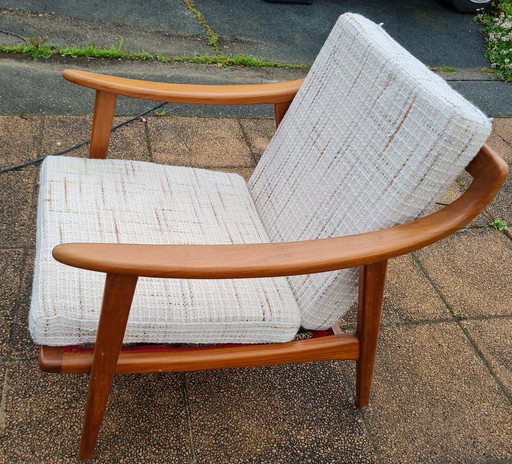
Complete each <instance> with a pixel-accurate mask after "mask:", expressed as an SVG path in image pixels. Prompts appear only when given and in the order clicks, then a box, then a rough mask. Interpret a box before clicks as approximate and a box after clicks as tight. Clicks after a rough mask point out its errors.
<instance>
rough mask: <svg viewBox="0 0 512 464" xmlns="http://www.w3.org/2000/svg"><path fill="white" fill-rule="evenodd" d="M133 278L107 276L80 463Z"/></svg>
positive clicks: (92, 438)
mask: <svg viewBox="0 0 512 464" xmlns="http://www.w3.org/2000/svg"><path fill="white" fill-rule="evenodd" d="M136 285H137V276H131V275H119V274H107V278H106V281H105V292H104V294H103V303H102V307H101V315H100V322H99V326H98V335H97V337H96V344H95V347H94V358H93V362H92V367H91V374H90V379H89V393H88V395H87V405H86V408H85V417H84V424H83V428H82V439H81V442H80V459H81V460H82V461H83V460H87V459H91V457H92V455H93V453H94V446H95V444H96V439H97V438H98V433H99V430H100V426H101V422H102V420H103V415H104V413H105V408H106V406H107V400H108V394H109V392H110V387H111V385H112V380H113V377H114V372H115V369H116V365H117V359H118V357H119V351H120V350H121V345H122V343H123V337H124V332H125V329H126V323H127V322H128V315H129V313H130V306H131V304H132V299H133V294H134V292H135V286H136Z"/></svg>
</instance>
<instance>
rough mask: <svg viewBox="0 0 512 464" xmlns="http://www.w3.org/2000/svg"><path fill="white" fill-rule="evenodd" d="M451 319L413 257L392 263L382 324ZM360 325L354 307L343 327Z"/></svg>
mask: <svg viewBox="0 0 512 464" xmlns="http://www.w3.org/2000/svg"><path fill="white" fill-rule="evenodd" d="M449 317H451V315H450V312H449V311H448V309H447V308H446V305H445V304H444V303H443V301H442V300H441V298H439V296H438V294H437V293H436V292H435V290H434V288H433V287H432V285H431V284H430V282H429V281H428V280H427V279H426V277H425V275H424V274H423V273H422V272H421V270H420V269H419V268H418V266H417V265H416V264H415V263H414V261H413V258H412V255H411V254H407V255H403V256H398V257H396V258H393V259H390V260H389V261H388V270H387V278H386V286H385V289H384V302H383V305H382V316H381V323H383V324H396V323H403V322H411V321H423V320H429V319H430V320H435V319H446V318H449ZM356 323H357V306H356V304H354V305H353V306H352V308H351V309H350V311H349V312H348V313H347V314H345V316H343V319H342V321H341V324H342V325H347V324H348V325H350V326H355V324H356Z"/></svg>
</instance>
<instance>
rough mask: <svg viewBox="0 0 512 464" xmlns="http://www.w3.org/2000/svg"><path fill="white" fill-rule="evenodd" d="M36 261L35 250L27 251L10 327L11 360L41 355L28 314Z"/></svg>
mask: <svg viewBox="0 0 512 464" xmlns="http://www.w3.org/2000/svg"><path fill="white" fill-rule="evenodd" d="M34 259H35V250H26V256H25V264H24V268H23V271H22V278H21V286H20V294H19V297H18V300H17V306H16V308H15V311H14V317H13V319H12V322H11V327H10V339H9V349H10V350H9V357H10V358H11V359H28V358H32V359H34V358H36V357H37V355H38V353H39V347H38V345H36V344H35V343H34V342H33V341H32V339H31V338H30V334H29V330H28V312H29V309H30V297H31V295H32V278H33V275H34Z"/></svg>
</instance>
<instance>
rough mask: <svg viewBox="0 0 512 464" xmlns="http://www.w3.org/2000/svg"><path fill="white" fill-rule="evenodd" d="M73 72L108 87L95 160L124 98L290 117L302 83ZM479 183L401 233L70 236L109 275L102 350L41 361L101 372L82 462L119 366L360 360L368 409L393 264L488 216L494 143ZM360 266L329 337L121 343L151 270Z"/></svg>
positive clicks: (264, 272) (88, 261)
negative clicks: (171, 240) (187, 346)
mask: <svg viewBox="0 0 512 464" xmlns="http://www.w3.org/2000/svg"><path fill="white" fill-rule="evenodd" d="M63 75H64V77H65V78H66V79H67V80H69V81H71V82H74V83H76V84H79V85H82V86H86V87H90V88H93V89H95V90H96V101H95V107H94V118H93V125H92V136H91V145H90V154H89V156H90V157H91V158H105V157H106V154H107V149H108V144H109V138H110V129H111V126H112V118H113V115H114V107H115V102H116V97H117V95H125V96H129V97H135V98H142V99H148V100H158V101H166V102H181V103H197V104H273V105H274V107H275V117H276V122H277V124H279V122H280V121H281V119H282V117H283V116H284V114H285V112H286V110H287V109H288V106H289V105H290V103H291V101H292V100H293V97H294V96H295V94H296V92H297V90H298V89H299V87H300V84H301V82H302V80H296V81H290V82H284V83H279V84H264V85H227V86H217V85H212V86H210V85H180V84H164V83H151V82H146V81H139V80H133V79H124V78H118V77H112V76H104V75H101V74H94V73H89V72H84V71H73V70H67V71H64V73H63ZM466 170H467V171H468V173H469V174H470V175H471V176H472V177H473V179H474V180H473V182H472V184H471V185H470V187H469V188H468V190H467V191H466V192H465V193H464V194H463V195H462V196H461V197H460V198H459V199H457V200H456V201H454V202H453V203H451V204H450V205H448V206H446V207H445V208H443V209H442V210H440V211H437V212H435V213H433V214H430V215H428V216H426V217H423V218H421V219H418V220H415V221H412V222H409V223H406V224H402V225H398V226H395V227H391V228H389V229H384V230H379V231H375V232H369V233H364V234H359V235H352V236H345V237H334V238H328V239H320V240H311V241H303V242H288V243H265V244H251V245H126V244H91V243H82V244H79V243H74V244H62V245H59V246H57V247H55V248H54V250H53V256H54V257H55V259H57V260H58V261H60V262H62V263H64V264H67V265H70V266H74V267H78V268H82V269H88V270H93V271H99V272H104V273H106V274H107V276H106V283H105V290H104V296H103V304H102V308H101V316H100V321H99V327H98V335H97V340H96V344H95V349H94V352H91V353H89V352H66V351H65V350H63V348H62V347H49V346H41V350H40V356H39V364H40V367H41V369H42V370H44V371H48V372H78V373H86V372H87V373H90V383H89V393H88V398H87V406H86V412H85V419H84V425H83V429H82V438H81V446H80V459H81V460H86V459H90V458H91V457H92V455H93V453H94V446H95V443H96V439H97V436H98V433H99V429H100V426H101V422H102V419H103V415H104V411H105V408H106V404H107V400H108V395H109V391H110V387H111V384H112V379H113V375H114V374H115V373H136V372H163V371H165V372H171V371H192V370H203V369H219V368H229V367H245V366H260V365H270V364H282V363H292V362H305V361H320V360H334V359H348V360H350V359H351V360H356V361H357V368H356V369H357V385H356V390H357V405H358V406H359V407H364V406H367V405H368V401H369V395H370V387H371V382H372V373H373V367H374V363H375V353H376V347H377V338H378V331H379V323H380V312H381V306H382V298H383V292H384V283H385V275H386V266H387V260H388V259H389V258H392V257H395V256H399V255H402V254H405V253H408V252H410V251H413V250H417V249H419V248H422V247H424V246H426V245H429V244H431V243H433V242H435V241H437V240H440V239H442V238H444V237H446V236H448V235H449V234H451V233H453V232H455V231H457V230H458V229H460V228H461V227H462V226H464V225H465V224H467V223H468V222H469V221H471V220H472V219H473V218H474V217H476V216H477V215H478V214H479V213H480V212H481V211H482V210H483V209H484V208H485V207H486V205H487V204H488V203H489V202H490V201H491V200H492V198H493V197H494V196H495V194H496V192H497V191H498V190H499V188H500V187H501V185H502V184H503V182H504V181H505V178H506V175H507V172H508V166H507V164H506V163H505V162H504V161H503V160H502V159H501V158H500V157H499V156H498V155H497V154H496V153H495V152H494V151H493V150H492V149H491V148H490V147H489V146H487V145H484V146H483V147H482V148H481V150H480V152H479V153H478V155H477V156H476V157H475V158H474V159H473V161H472V162H471V163H470V164H469V165H468V166H467V168H466ZM355 266H358V267H360V277H359V304H358V318H357V328H356V331H355V332H353V333H342V332H341V330H340V329H339V327H338V326H337V325H335V326H333V328H332V329H331V330H330V331H329V334H328V335H326V336H323V337H314V338H311V339H307V340H298V341H292V342H288V343H279V344H269V345H247V346H236V347H218V348H211V347H208V348H205V349H194V350H188V351H186V350H185V351H154V352H142V353H140V352H137V353H135V352H130V351H125V352H123V351H121V346H122V341H123V336H124V332H125V328H126V323H127V320H128V315H129V311H130V306H131V302H132V298H133V294H134V291H135V287H136V284H137V279H138V277H139V276H144V277H163V278H184V279H185V278H186V279H231V278H237V279H238V278H251V277H276V276H290V275H297V274H309V273H315V272H325V271H333V270H338V269H343V268H348V267H355Z"/></svg>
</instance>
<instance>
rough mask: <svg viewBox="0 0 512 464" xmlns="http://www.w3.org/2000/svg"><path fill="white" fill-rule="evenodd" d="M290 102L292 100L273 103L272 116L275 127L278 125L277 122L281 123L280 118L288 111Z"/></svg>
mask: <svg viewBox="0 0 512 464" xmlns="http://www.w3.org/2000/svg"><path fill="white" fill-rule="evenodd" d="M291 103H292V102H291V101H289V102H283V103H275V104H274V117H275V120H276V127H279V124H281V120H282V119H283V118H284V115H285V114H286V112H287V111H288V108H289V107H290V104H291Z"/></svg>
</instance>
